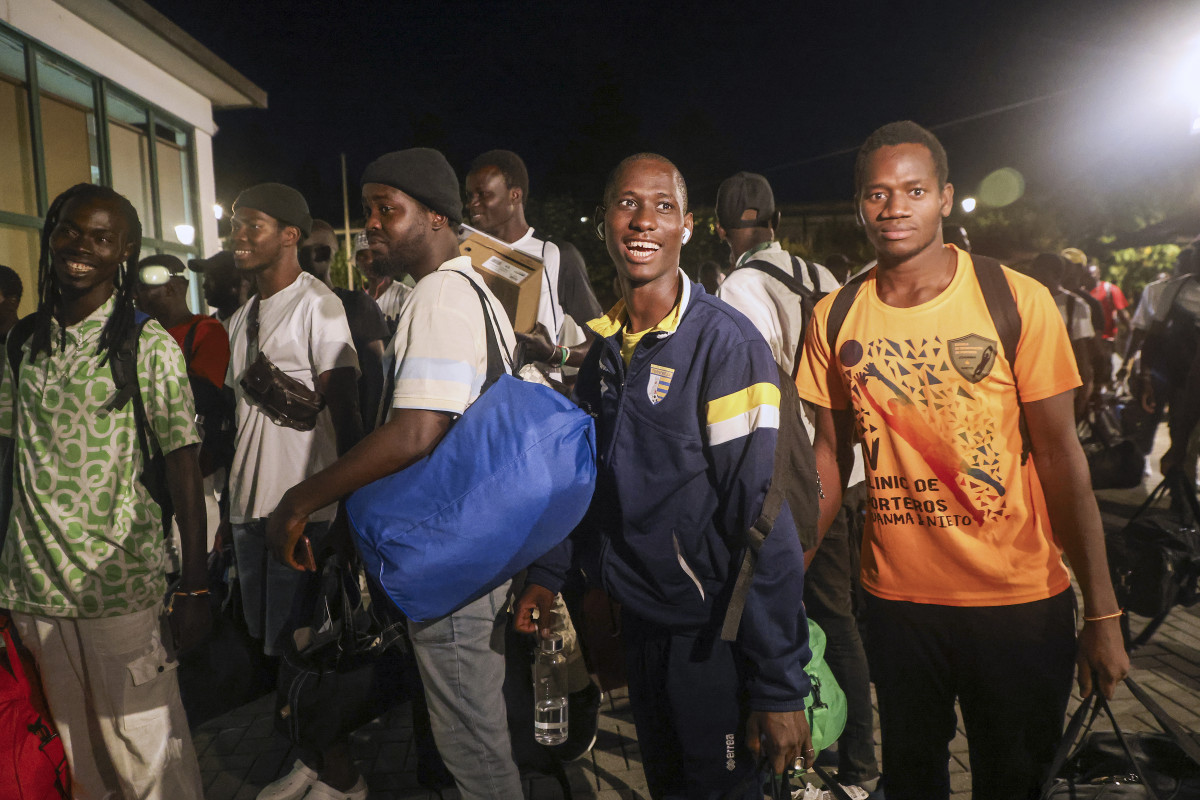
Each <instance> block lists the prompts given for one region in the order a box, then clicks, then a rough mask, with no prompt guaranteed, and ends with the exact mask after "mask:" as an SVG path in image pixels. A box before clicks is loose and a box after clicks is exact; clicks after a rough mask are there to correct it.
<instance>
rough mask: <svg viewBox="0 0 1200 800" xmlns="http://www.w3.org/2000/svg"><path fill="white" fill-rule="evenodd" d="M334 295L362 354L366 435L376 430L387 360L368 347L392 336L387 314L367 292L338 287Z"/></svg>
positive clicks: (360, 379)
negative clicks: (375, 424)
mask: <svg viewBox="0 0 1200 800" xmlns="http://www.w3.org/2000/svg"><path fill="white" fill-rule="evenodd" d="M333 293H334V294H336V295H337V296H338V299H339V300H341V301H342V308H344V309H346V322H347V323H349V325H350V339H351V340H352V341H353V342H354V349H355V350H357V351H358V368H359V373H360V374H359V376H358V408H359V412H360V413H361V414H362V421H363V432H364V433H366V432H368V431H370V430H371V429H372V428H373V427H374V423H375V418H376V415H377V414H378V411H379V401H380V399H381V397H382V395H383V383H384V381H383V361H382V360H381V359H380V358H379V357H378V356H376V355H375V353H373V352H371V349H370V348H369V347H368V346H367V345H369V344H370V343H371V342H374V341H377V340H378V341H382V342H385V343H386V342H387V341H388V339H390V338H391V333H390V332H389V330H388V324H387V320H385V319H384V318H383V312H382V311H380V310H379V306H378V305H377V304H376V303H375V301H374V300H372V299H371V298H370V296H369V295H367V294H366V293H365V292H358V291H355V290H353V289H342V288H334V290H333Z"/></svg>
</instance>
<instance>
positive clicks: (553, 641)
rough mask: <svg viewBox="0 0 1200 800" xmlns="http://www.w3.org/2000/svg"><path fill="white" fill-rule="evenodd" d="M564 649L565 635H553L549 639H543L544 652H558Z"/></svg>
mask: <svg viewBox="0 0 1200 800" xmlns="http://www.w3.org/2000/svg"><path fill="white" fill-rule="evenodd" d="M562 649H563V637H561V636H551V637H550V638H548V639H542V652H543V653H558V652H561V651H562Z"/></svg>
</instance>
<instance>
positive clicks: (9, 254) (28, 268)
mask: <svg viewBox="0 0 1200 800" xmlns="http://www.w3.org/2000/svg"><path fill="white" fill-rule="evenodd" d="M39 235H40V231H38V230H37V229H36V228H22V227H19V226H16V225H0V264H3V265H5V266H6V267H12V268H13V269H14V270H16V272H17V274H18V275H20V276H21V283H23V284H25V287H24V289H25V291H24V292H23V293H22V294H21V309H20V312H19V313H20V315H21V316H25V315H26V314H30V313H32V312H33V311H35V310H36V309H37V260H38V247H39V246H40V245H39V241H38V238H39Z"/></svg>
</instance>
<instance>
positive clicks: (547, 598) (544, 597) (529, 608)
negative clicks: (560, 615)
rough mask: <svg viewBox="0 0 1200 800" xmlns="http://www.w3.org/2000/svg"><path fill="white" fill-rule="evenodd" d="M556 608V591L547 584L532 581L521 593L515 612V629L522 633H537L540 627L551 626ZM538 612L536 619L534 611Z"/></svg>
mask: <svg viewBox="0 0 1200 800" xmlns="http://www.w3.org/2000/svg"><path fill="white" fill-rule="evenodd" d="M553 608H554V592H552V591H550V590H549V589H547V588H546V587H545V586H538V585H537V584H536V583H531V584H529V585H528V586H526V587H525V591H524V592H522V593H521V599H520V600H518V601H517V608H516V611H514V612H513V629H515V630H517V631H519V632H520V633H537V632H538V629H539V628H547V629H548V628H549V627H550V624H551V622H552V621H553V620H552V614H551V611H552V609H553ZM535 611H536V612H537V617H536V619H535V618H534V612H535Z"/></svg>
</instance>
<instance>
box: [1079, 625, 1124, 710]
mask: <svg viewBox="0 0 1200 800" xmlns="http://www.w3.org/2000/svg"><path fill="white" fill-rule="evenodd" d="M1075 662H1076V665H1077V667H1078V679H1079V695H1080V697H1087V696H1088V695H1089V694H1091V693H1092V680H1093V675H1094V676H1095V677H1096V678H1098V679H1099V681H1100V691H1101V692H1103V693H1104V696H1105V697H1106V698H1108V699H1109V700H1111V699H1112V696H1113V692H1114V691H1116V688H1117V684H1119V683H1120V682H1121V681H1123V680H1125V676H1126V675H1128V674H1129V654H1128V653H1126V652H1125V640H1124V639H1123V638H1122V637H1121V620H1120V618H1116V617H1114V618H1113V619H1104V620H1100V621H1099V622H1085V623H1083V630H1082V631H1081V632H1080V634H1079V654H1078V655H1077V656H1076V659H1075Z"/></svg>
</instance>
